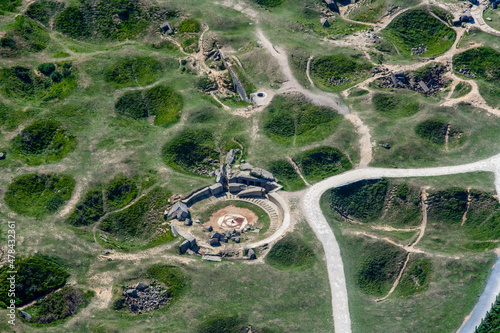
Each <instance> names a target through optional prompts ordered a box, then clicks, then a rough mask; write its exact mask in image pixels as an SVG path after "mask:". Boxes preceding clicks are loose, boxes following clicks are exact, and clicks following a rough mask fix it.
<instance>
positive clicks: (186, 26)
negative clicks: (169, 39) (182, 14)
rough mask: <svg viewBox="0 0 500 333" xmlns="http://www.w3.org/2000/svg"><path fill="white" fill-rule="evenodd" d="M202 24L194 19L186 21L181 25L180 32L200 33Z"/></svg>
mask: <svg viewBox="0 0 500 333" xmlns="http://www.w3.org/2000/svg"><path fill="white" fill-rule="evenodd" d="M200 30H201V24H200V22H198V21H197V20H196V19H194V18H190V19H187V20H184V21H182V22H181V24H180V25H179V32H200Z"/></svg>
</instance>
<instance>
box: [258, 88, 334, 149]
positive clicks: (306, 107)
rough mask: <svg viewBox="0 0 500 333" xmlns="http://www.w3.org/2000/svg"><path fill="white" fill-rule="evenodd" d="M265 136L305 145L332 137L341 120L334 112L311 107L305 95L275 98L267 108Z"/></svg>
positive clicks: (287, 142)
mask: <svg viewBox="0 0 500 333" xmlns="http://www.w3.org/2000/svg"><path fill="white" fill-rule="evenodd" d="M262 118H263V120H262V121H263V128H264V133H265V134H266V135H267V136H268V137H269V138H270V139H272V140H273V141H275V142H278V143H281V144H284V145H305V144H307V143H312V142H314V141H318V140H321V139H324V138H325V137H327V136H328V135H331V134H332V132H333V131H334V130H335V128H336V127H337V126H338V124H339V123H340V121H341V117H340V116H339V115H338V114H337V113H336V112H335V111H333V110H331V109H328V108H324V107H319V106H316V105H314V104H312V103H311V102H310V101H308V100H307V99H306V98H304V97H303V96H301V95H300V96H286V97H285V96H275V97H274V98H273V100H272V102H271V104H270V105H269V106H268V107H267V108H266V109H265V111H264V114H263V115H262Z"/></svg>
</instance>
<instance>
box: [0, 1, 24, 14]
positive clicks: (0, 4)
mask: <svg viewBox="0 0 500 333" xmlns="http://www.w3.org/2000/svg"><path fill="white" fill-rule="evenodd" d="M19 6H21V1H20V0H0V15H5V14H6V12H14V11H15V10H16V8H17V7H19Z"/></svg>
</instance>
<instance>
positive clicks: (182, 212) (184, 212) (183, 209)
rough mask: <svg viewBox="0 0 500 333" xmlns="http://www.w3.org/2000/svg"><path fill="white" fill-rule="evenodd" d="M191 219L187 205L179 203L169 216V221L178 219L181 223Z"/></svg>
mask: <svg viewBox="0 0 500 333" xmlns="http://www.w3.org/2000/svg"><path fill="white" fill-rule="evenodd" d="M188 217H189V210H188V207H187V205H186V204H185V203H183V202H181V201H177V202H176V203H175V204H174V205H173V206H172V208H170V211H169V212H168V214H167V218H168V219H170V220H171V219H178V220H179V221H184V220H185V219H186V218H188Z"/></svg>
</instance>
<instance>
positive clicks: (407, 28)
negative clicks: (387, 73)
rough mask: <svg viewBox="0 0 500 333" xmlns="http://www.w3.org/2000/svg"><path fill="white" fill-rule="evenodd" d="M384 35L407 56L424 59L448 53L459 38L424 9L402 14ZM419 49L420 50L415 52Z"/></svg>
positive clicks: (411, 10) (388, 27)
mask: <svg viewBox="0 0 500 333" xmlns="http://www.w3.org/2000/svg"><path fill="white" fill-rule="evenodd" d="M384 35H385V37H386V39H387V40H388V41H389V42H390V43H392V44H394V45H395V46H396V47H397V49H398V50H399V52H401V53H402V54H404V55H405V56H411V55H415V56H424V57H432V56H436V55H439V54H441V53H444V52H446V51H447V50H448V49H449V48H450V47H451V46H452V45H453V42H454V41H455V38H456V36H457V34H456V32H455V31H454V30H453V29H451V28H449V27H448V26H446V25H445V24H444V23H443V22H441V21H440V20H438V19H437V18H435V17H434V16H432V15H431V14H430V13H429V12H428V11H427V10H424V9H410V10H408V11H406V12H404V13H402V14H401V15H399V16H398V17H396V18H395V19H394V20H393V21H392V22H391V23H390V24H389V25H388V26H387V27H386V28H385V29H384ZM417 48H419V50H415V49H417ZM412 49H414V50H413V51H412Z"/></svg>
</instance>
